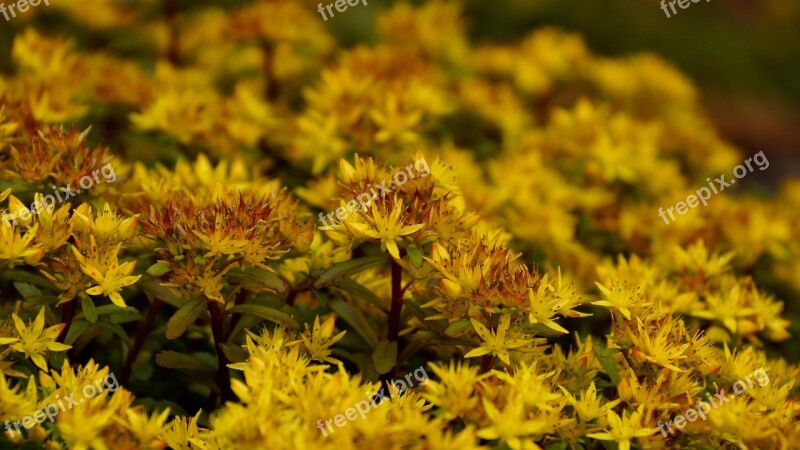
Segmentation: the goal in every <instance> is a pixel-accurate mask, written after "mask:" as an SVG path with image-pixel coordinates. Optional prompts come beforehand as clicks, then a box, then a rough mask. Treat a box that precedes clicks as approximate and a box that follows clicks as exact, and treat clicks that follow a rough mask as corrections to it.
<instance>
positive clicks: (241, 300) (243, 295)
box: [225, 289, 247, 342]
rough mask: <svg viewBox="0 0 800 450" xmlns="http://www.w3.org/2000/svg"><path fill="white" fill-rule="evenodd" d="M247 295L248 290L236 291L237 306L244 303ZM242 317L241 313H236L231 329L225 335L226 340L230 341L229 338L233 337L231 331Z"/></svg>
mask: <svg viewBox="0 0 800 450" xmlns="http://www.w3.org/2000/svg"><path fill="white" fill-rule="evenodd" d="M246 297H247V291H245V290H244V289H242V290H240V291H239V292H237V293H236V302H235V303H234V304H235V305H236V306H239V305H241V304H243V303H244V299H245V298H246ZM241 318H242V315H241V314H234V315H233V318H232V319H231V325H230V329H229V330H228V335H227V336H225V342H228V339H230V337H231V333H233V330H235V329H236V325H237V324H238V323H239V320H240V319H241Z"/></svg>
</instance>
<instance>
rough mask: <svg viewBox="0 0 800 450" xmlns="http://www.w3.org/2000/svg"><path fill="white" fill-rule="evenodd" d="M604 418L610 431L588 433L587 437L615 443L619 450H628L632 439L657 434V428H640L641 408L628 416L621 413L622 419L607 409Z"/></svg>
mask: <svg viewBox="0 0 800 450" xmlns="http://www.w3.org/2000/svg"><path fill="white" fill-rule="evenodd" d="M606 417H607V419H608V428H610V430H609V431H608V432H605V433H590V434H588V435H587V436H589V437H592V438H595V439H600V440H601V441H616V442H617V444H619V450H630V448H631V439H633V438H637V437H645V436H650V435H651V434H654V433H657V432H658V428H642V424H641V421H642V407H639V409H638V410H636V411H634V412H632V413H631V415H630V416H626V415H625V413H623V415H622V417H620V416H618V415H617V414H616V413H615V412H614V411H612V410H610V409H609V410H608V411H607V412H606Z"/></svg>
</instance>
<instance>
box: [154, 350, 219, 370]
mask: <svg viewBox="0 0 800 450" xmlns="http://www.w3.org/2000/svg"><path fill="white" fill-rule="evenodd" d="M156 364H158V365H159V366H161V367H166V368H167V369H184V370H195V371H198V372H204V373H214V368H213V367H211V366H209V365H208V364H206V363H204V362H202V361H200V360H199V359H197V358H196V357H194V356H192V355H185V354H183V353H178V352H173V351H172V350H165V351H163V352H159V353H158V354H157V355H156Z"/></svg>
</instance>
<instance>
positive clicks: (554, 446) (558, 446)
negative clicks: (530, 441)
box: [544, 442, 567, 450]
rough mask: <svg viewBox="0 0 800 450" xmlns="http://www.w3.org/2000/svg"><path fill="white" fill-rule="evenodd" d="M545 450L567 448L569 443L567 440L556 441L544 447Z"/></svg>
mask: <svg viewBox="0 0 800 450" xmlns="http://www.w3.org/2000/svg"><path fill="white" fill-rule="evenodd" d="M544 450H567V443H566V442H556V443H555V444H550V445H548V446H547V447H545V448H544Z"/></svg>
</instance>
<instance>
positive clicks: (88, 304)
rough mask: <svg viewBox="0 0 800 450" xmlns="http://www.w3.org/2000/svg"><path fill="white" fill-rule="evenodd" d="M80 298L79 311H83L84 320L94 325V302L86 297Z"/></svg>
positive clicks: (95, 311) (95, 318) (95, 314)
mask: <svg viewBox="0 0 800 450" xmlns="http://www.w3.org/2000/svg"><path fill="white" fill-rule="evenodd" d="M80 297H81V311H83V314H84V316H86V320H88V321H89V323H96V322H97V310H96V309H95V308H94V302H92V299H91V298H89V296H88V295H81V296H80ZM73 301H74V300H73Z"/></svg>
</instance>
